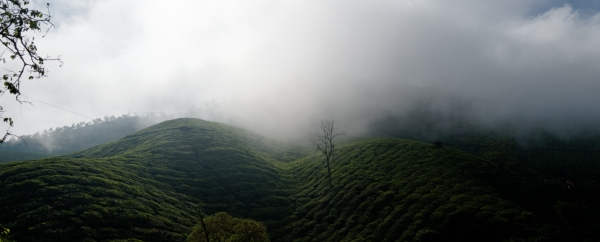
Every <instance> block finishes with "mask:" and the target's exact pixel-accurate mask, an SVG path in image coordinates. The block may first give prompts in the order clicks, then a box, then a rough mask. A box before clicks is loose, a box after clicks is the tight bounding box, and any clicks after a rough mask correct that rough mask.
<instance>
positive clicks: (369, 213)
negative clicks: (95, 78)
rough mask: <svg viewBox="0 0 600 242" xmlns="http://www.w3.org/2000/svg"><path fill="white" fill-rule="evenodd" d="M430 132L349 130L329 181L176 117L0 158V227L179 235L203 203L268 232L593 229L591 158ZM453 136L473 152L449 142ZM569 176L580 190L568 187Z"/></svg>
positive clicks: (464, 237)
mask: <svg viewBox="0 0 600 242" xmlns="http://www.w3.org/2000/svg"><path fill="white" fill-rule="evenodd" d="M388 135H389V134H388ZM438 138H439V140H440V142H441V143H442V145H441V146H436V145H432V144H430V143H423V142H419V141H413V140H406V139H398V138H386V139H369V140H362V141H356V142H346V143H345V144H344V145H340V146H338V147H339V149H340V150H339V153H338V155H337V156H336V160H335V161H334V162H333V163H332V164H331V179H332V184H333V188H331V189H329V181H328V176H327V169H324V166H325V164H324V161H325V158H324V157H323V156H322V155H313V154H312V152H310V151H308V150H306V149H302V148H298V147H290V146H287V145H285V144H280V143H277V142H274V141H271V140H268V139H266V138H264V137H262V136H259V135H256V134H253V133H250V132H247V131H244V130H242V129H239V128H235V127H233V126H229V125H224V124H219V123H214V122H207V121H202V120H198V119H176V120H171V121H167V122H163V123H160V124H157V125H154V126H151V127H149V128H147V129H144V130H141V131H139V132H136V133H133V134H129V135H126V136H125V137H123V138H122V139H119V140H117V141H113V142H109V143H106V144H103V145H100V146H96V147H92V148H88V149H85V150H81V151H77V152H73V153H70V154H66V155H63V156H59V157H53V158H46V159H41V160H33V161H21V162H10V163H7V164H1V165H0V182H1V183H0V194H2V195H1V196H0V228H3V227H7V228H10V229H11V233H10V234H11V235H12V238H14V239H15V240H16V241H42V240H43V241H65V240H67V241H125V240H127V239H139V240H142V241H184V240H185V239H186V238H187V236H188V234H189V233H190V232H191V231H192V228H193V227H194V226H195V225H197V224H198V222H199V217H198V213H197V211H196V206H197V204H198V203H202V204H203V210H204V212H206V213H207V214H215V213H217V212H221V211H223V212H227V213H228V214H231V215H232V216H234V217H241V218H248V219H252V220H256V221H260V222H263V223H264V224H265V225H266V227H267V229H268V232H269V237H270V239H271V241H468V240H476V239H477V240H482V241H509V240H515V241H518V240H521V239H523V240H526V241H583V240H584V239H588V240H590V241H598V240H600V236H599V235H598V231H600V227H599V226H598V225H599V223H598V218H599V216H598V215H599V211H598V206H597V204H598V202H600V198H599V197H598V194H600V193H599V191H600V189H599V188H600V187H597V186H595V185H594V184H597V183H595V182H596V181H597V180H596V179H597V176H594V175H593V173H592V171H593V169H594V165H595V162H597V159H596V160H595V158H594V157H593V156H591V157H588V159H589V161H588V162H575V159H573V158H572V157H571V156H570V155H569V154H566V153H565V154H563V155H562V156H561V155H560V154H562V153H560V152H564V151H560V150H557V151H546V152H545V153H544V155H543V156H535V155H533V156H531V157H532V158H529V159H525V158H527V157H528V156H527V154H530V153H527V152H526V149H529V150H530V151H529V152H534V150H535V149H533V148H532V147H544V146H543V145H541V144H544V143H542V142H541V141H540V140H537V143H536V142H533V141H532V143H530V145H529V146H527V147H525V148H524V147H523V146H521V145H520V144H518V143H516V142H515V143H513V142H512V141H511V140H510V139H508V140H507V139H505V138H504V137H503V136H501V135H489V134H486V135H480V136H477V134H476V133H464V134H462V135H456V134H452V135H447V136H440V137H438ZM593 140H594V139H590V140H588V141H585V142H583V141H582V142H581V143H572V145H574V146H575V145H576V144H579V147H580V148H579V149H583V148H582V147H583V146H586V145H590V147H591V146H592V145H591V144H593V142H592V141H593ZM534 141H535V140H534ZM461 142H462V143H461ZM460 145H464V146H466V147H467V148H464V147H463V149H464V150H466V151H468V152H469V153H471V154H469V153H466V152H464V151H460V150H458V149H455V148H452V147H453V146H454V147H460ZM536 145H537V146H536ZM475 147H477V148H475ZM468 148H473V149H472V150H469V149H468ZM550 152H555V153H550ZM524 154H525V155H524ZM534 154H536V153H534ZM482 157H485V159H484V158H482ZM506 157H508V158H506ZM545 157H553V158H551V159H549V160H553V159H557V160H556V161H555V164H556V167H562V166H565V164H564V163H561V160H560V159H561V158H555V157H563V158H567V157H569V158H568V159H573V160H572V161H573V162H572V163H570V166H565V167H567V168H569V167H570V168H571V169H569V170H567V171H562V170H558V172H552V171H549V170H547V169H541V167H545V165H547V164H554V163H544V162H546V160H544V158H545ZM581 157H582V158H583V157H585V156H581ZM539 158H541V159H539ZM499 160H501V161H502V162H499ZM548 167H553V166H548ZM577 167H580V168H577ZM587 167H589V168H587ZM586 169H589V171H588V170H586ZM586 174H587V175H586ZM569 175H571V176H569ZM567 179H570V180H571V181H573V183H574V184H575V185H576V188H574V189H565V186H564V184H565V182H566V180H567Z"/></svg>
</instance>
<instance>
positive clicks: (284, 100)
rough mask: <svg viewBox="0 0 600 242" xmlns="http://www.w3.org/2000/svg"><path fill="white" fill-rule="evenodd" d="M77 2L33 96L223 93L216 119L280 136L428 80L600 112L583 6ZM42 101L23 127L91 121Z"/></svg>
mask: <svg viewBox="0 0 600 242" xmlns="http://www.w3.org/2000/svg"><path fill="white" fill-rule="evenodd" d="M70 2H71V1H58V2H56V3H51V7H52V6H57V7H56V8H57V9H59V11H58V12H57V15H58V14H59V13H68V14H71V15H69V17H60V16H56V19H58V20H59V21H61V22H59V23H58V24H57V26H58V28H57V29H56V30H53V31H51V32H50V34H49V35H48V36H47V37H46V38H45V39H43V41H39V44H38V45H39V47H40V49H41V50H42V51H43V52H44V53H48V54H52V55H57V54H60V55H62V58H63V60H64V61H65V65H64V66H63V67H61V68H57V67H55V66H52V65H50V67H51V71H52V72H51V74H50V77H49V78H47V79H42V80H36V81H35V82H27V83H26V84H25V85H24V88H23V92H24V93H25V94H26V95H29V96H32V97H34V98H37V99H40V100H43V101H46V102H48V103H52V104H54V105H57V106H60V107H62V108H65V109H69V110H72V111H75V112H79V113H82V114H84V115H87V116H93V117H101V116H104V115H112V114H120V113H127V112H144V111H164V112H170V111H174V110H179V111H185V110H187V109H188V108H190V107H192V106H200V105H201V104H202V103H205V102H210V101H215V102H216V103H218V104H219V107H220V109H221V110H220V111H221V113H219V114H218V115H216V116H210V117H208V118H213V119H217V120H221V121H229V122H232V123H234V124H239V125H243V126H245V127H247V128H251V129H254V130H257V131H260V132H263V133H268V134H276V133H282V132H288V131H289V130H294V129H296V130H301V131H302V130H303V128H304V127H310V125H311V124H312V123H314V121H315V120H318V119H321V118H329V116H335V117H337V118H338V119H345V120H346V121H347V122H348V123H351V122H355V123H359V124H364V123H366V122H368V121H369V119H372V118H375V116H376V115H377V113H385V112H387V111H390V112H397V113H400V112H403V111H405V110H406V109H407V108H408V107H409V106H410V104H411V103H413V102H415V100H416V98H418V97H419V95H420V94H419V93H420V92H421V91H415V90H420V89H418V88H416V89H415V88H407V85H416V86H430V87H436V88H438V90H442V91H441V92H447V93H450V94H447V95H448V96H451V95H456V96H460V97H463V98H466V99H474V100H477V101H476V102H477V104H476V105H473V107H474V108H473V109H475V110H473V112H475V113H476V115H478V116H481V117H485V118H487V119H491V120H497V119H509V120H519V121H526V122H534V121H540V120H541V121H544V122H547V123H549V125H550V124H551V125H554V126H557V125H559V124H564V123H565V122H566V123H569V122H571V121H573V120H575V119H576V118H580V117H588V118H591V119H600V116H599V115H590V112H592V113H599V112H598V111H600V110H598V109H600V107H598V106H597V105H595V103H598V101H600V100H598V99H599V98H598V97H597V95H595V94H596V93H597V92H598V91H600V86H599V84H598V81H597V80H598V77H600V73H599V71H598V70H600V68H598V67H599V66H598V65H599V64H600V62H599V61H600V51H599V49H598V48H597V47H596V46H597V43H599V41H600V34H599V33H600V31H599V29H600V15H598V14H596V15H593V16H591V17H589V16H585V17H584V16H581V15H580V14H578V12H577V10H574V9H572V8H571V7H570V6H569V5H564V6H559V7H555V8H552V9H548V10H547V11H543V12H542V14H540V15H536V16H529V15H528V13H530V12H532V10H531V8H533V7H534V6H536V5H535V4H536V1H533V0H532V1H500V2H499V1H433V0H429V1H428V0H422V1H417V0H413V1H399V0H396V1H387V0H386V1H384V0H379V1H358V0H355V1H326V2H323V1H295V2H291V1H285V2H281V1H270V0H261V1H251V2H249V1H234V0H231V1H169V2H165V1H139V0H120V1H116V0H105V1H87V2H84V3H83V4H81V5H69V4H71V3H70ZM66 9H73V11H74V12H72V13H71V12H69V11H68V10H66ZM407 89H410V90H411V91H406V90H407ZM422 92H428V91H422ZM423 95H425V94H423ZM436 95H437V94H436ZM444 95H446V94H444ZM6 98H7V97H6V96H5V97H2V103H3V104H4V103H7V105H6V106H7V107H8V108H10V115H12V116H15V117H18V116H20V114H19V113H18V112H17V110H19V106H18V105H15V104H14V103H11V102H9V101H7V100H6ZM440 102H444V100H440ZM36 106H37V108H35V109H32V108H30V107H28V106H23V107H22V110H23V117H24V118H25V121H22V119H19V118H17V120H16V121H17V124H16V125H17V126H16V127H15V131H17V132H22V133H30V132H35V131H37V130H41V129H43V128H48V127H52V126H59V125H67V124H70V123H72V122H77V121H80V120H85V118H82V117H78V116H75V115H71V114H68V113H63V112H62V111H60V110H56V109H54V108H52V107H48V106H44V105H43V104H37V105H36ZM365 113H369V115H367V116H369V117H366V118H365ZM25 122H26V123H25ZM273 127H277V128H273ZM356 127H358V126H356Z"/></svg>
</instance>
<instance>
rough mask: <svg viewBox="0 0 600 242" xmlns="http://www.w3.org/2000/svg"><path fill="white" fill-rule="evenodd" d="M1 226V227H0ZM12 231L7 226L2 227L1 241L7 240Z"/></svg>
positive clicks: (0, 231)
mask: <svg viewBox="0 0 600 242" xmlns="http://www.w3.org/2000/svg"><path fill="white" fill-rule="evenodd" d="M0 228H1V227H0ZM9 233H10V230H9V229H7V228H4V229H0V242H3V241H4V242H7V240H6V236H8V234H9Z"/></svg>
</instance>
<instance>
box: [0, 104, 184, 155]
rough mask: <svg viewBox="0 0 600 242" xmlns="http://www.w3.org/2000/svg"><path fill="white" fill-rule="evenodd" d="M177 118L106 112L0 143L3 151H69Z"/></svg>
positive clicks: (157, 114) (162, 115) (161, 115)
mask: <svg viewBox="0 0 600 242" xmlns="http://www.w3.org/2000/svg"><path fill="white" fill-rule="evenodd" d="M172 118H175V115H173V114H170V115H169V114H165V113H153V112H152V113H146V114H123V115H121V116H118V117H115V116H110V117H108V116H105V117H104V118H102V119H101V118H96V119H94V120H92V121H89V122H80V123H73V124H72V125H71V126H63V127H56V128H50V129H48V130H44V131H42V132H37V133H35V134H32V135H24V136H22V138H12V139H10V140H8V141H7V142H5V143H3V144H2V145H0V151H20V152H46V153H47V152H49V153H53V154H64V153H69V152H73V151H77V150H81V149H85V148H89V147H93V146H96V145H101V144H104V143H106V142H110V141H114V140H117V139H120V138H122V137H124V136H125V135H128V134H131V133H133V132H136V131H138V130H141V129H143V128H146V127H148V126H150V125H153V124H156V123H159V122H161V121H164V120H168V119H172Z"/></svg>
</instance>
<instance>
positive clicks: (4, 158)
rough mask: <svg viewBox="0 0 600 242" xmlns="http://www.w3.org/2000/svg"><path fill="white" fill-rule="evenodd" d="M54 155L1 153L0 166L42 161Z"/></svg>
mask: <svg viewBox="0 0 600 242" xmlns="http://www.w3.org/2000/svg"><path fill="white" fill-rule="evenodd" d="M53 155H54V154H53V153H42V152H20V151H0V164H2V163H7V162H11V161H23V160H35V159H41V158H44V157H48V156H53Z"/></svg>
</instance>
